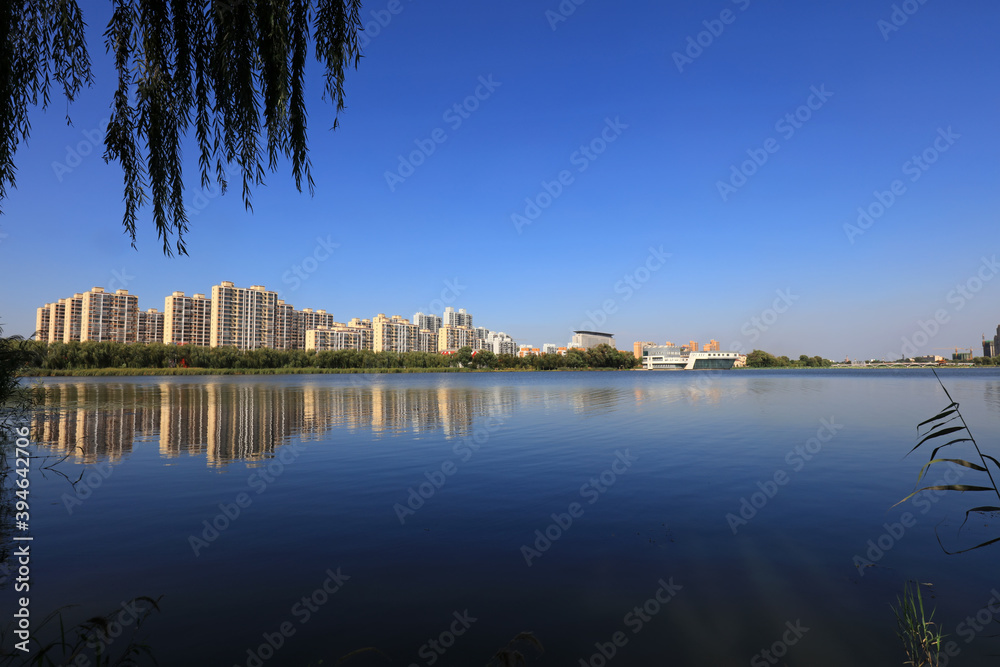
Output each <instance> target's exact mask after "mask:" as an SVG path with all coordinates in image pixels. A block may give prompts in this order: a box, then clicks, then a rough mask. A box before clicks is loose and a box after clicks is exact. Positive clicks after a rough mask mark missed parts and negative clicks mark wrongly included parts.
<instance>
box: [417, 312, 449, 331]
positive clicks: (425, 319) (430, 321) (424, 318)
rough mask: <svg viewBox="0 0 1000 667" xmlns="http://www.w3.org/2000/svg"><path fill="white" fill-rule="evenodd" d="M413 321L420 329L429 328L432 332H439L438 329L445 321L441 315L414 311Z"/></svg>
mask: <svg viewBox="0 0 1000 667" xmlns="http://www.w3.org/2000/svg"><path fill="white" fill-rule="evenodd" d="M413 323H414V324H416V325H417V327H418V328H420V329H427V330H428V331H430V332H431V333H437V330H438V329H440V328H441V326H442V324H443V321H442V320H441V316H440V315H433V314H432V315H424V314H423V313H414V315H413Z"/></svg>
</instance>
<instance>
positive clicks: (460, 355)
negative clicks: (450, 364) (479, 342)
mask: <svg viewBox="0 0 1000 667" xmlns="http://www.w3.org/2000/svg"><path fill="white" fill-rule="evenodd" d="M454 361H455V363H457V364H459V365H460V366H462V367H463V368H470V367H471V366H472V348H471V347H469V346H468V345H466V346H465V347H460V348H458V352H456V353H455V355H454Z"/></svg>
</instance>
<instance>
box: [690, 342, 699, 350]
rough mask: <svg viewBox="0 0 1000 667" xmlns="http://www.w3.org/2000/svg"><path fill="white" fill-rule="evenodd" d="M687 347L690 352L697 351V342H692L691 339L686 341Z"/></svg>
mask: <svg viewBox="0 0 1000 667" xmlns="http://www.w3.org/2000/svg"><path fill="white" fill-rule="evenodd" d="M688 349H689V350H691V351H692V352H697V351H698V343H696V342H694V341H693V340H692V341H689V342H688Z"/></svg>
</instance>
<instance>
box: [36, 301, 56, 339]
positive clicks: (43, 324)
mask: <svg viewBox="0 0 1000 667" xmlns="http://www.w3.org/2000/svg"><path fill="white" fill-rule="evenodd" d="M50 306H52V304H51V303H47V304H45V305H44V306H42V307H41V308H39V309H37V310H36V311H35V335H34V336H32V338H34V339H35V340H44V341H47V340H48V339H49V326H50V322H51V319H52V311H51V309H50Z"/></svg>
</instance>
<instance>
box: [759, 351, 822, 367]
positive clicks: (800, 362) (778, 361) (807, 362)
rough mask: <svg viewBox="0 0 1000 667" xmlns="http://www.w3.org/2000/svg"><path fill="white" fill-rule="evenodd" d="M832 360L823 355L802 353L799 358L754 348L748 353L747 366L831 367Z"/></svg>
mask: <svg viewBox="0 0 1000 667" xmlns="http://www.w3.org/2000/svg"><path fill="white" fill-rule="evenodd" d="M831 365H833V364H832V362H831V361H830V360H829V359H823V358H822V357H807V356H806V355H804V354H802V355H799V358H798V359H789V358H788V357H786V356H780V357H776V356H774V355H773V354H770V353H768V352H765V351H764V350H754V351H753V352H751V353H750V354H748V355H747V368H829V367H830V366H831Z"/></svg>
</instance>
